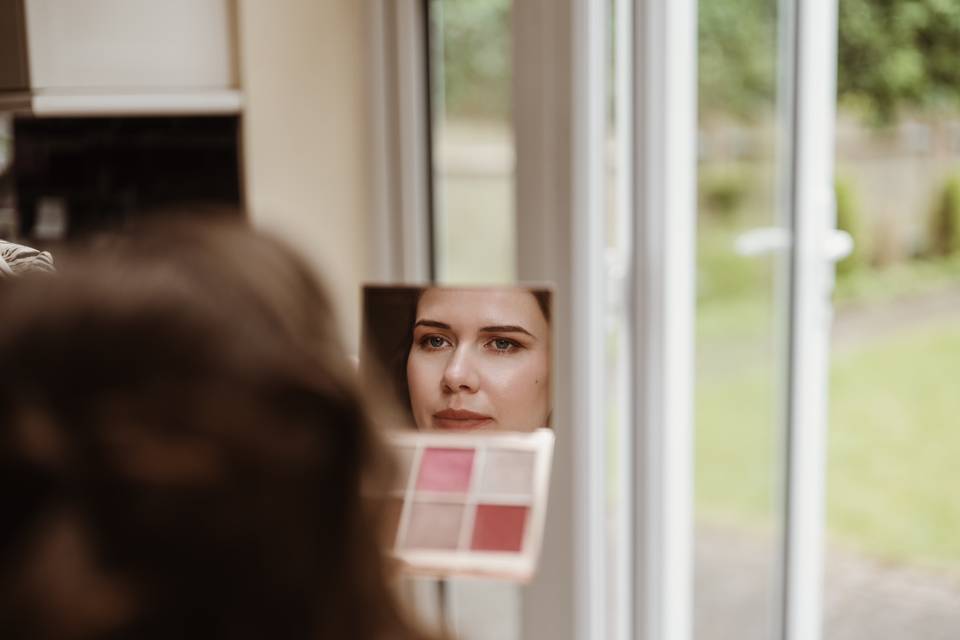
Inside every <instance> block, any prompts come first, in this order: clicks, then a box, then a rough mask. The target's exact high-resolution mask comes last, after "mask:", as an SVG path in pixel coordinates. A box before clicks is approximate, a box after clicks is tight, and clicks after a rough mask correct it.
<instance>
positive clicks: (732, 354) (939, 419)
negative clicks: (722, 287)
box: [696, 275, 960, 570]
mask: <svg viewBox="0 0 960 640" xmlns="http://www.w3.org/2000/svg"><path fill="white" fill-rule="evenodd" d="M880 277H883V276H882V275H881V276H880ZM771 309H772V302H771V301H770V300H764V299H762V298H760V297H754V298H741V299H738V300H733V301H730V302H729V303H727V304H723V303H721V302H720V301H715V302H713V303H711V304H708V305H701V307H700V314H699V322H698V379H697V422H696V424H697V439H696V455H697V467H696V468H697V479H696V492H697V506H698V512H699V513H700V515H701V516H707V517H710V518H714V519H718V518H719V519H725V520H735V521H737V522H740V523H742V524H744V525H748V526H756V525H763V524H765V523H770V522H771V521H772V519H773V518H775V517H776V514H777V509H778V500H779V495H777V491H779V489H778V487H779V482H778V478H777V473H778V472H780V471H781V469H782V467H781V465H782V461H781V459H780V451H779V447H780V444H781V443H780V435H781V434H780V433H779V431H778V430H777V426H776V425H778V424H779V422H778V418H779V416H778V402H779V396H778V393H779V392H780V390H781V388H782V383H781V381H780V379H779V378H778V375H779V372H778V371H777V370H776V369H774V363H775V362H777V358H776V355H775V353H774V352H773V351H772V350H771V349H772V347H770V346H769V345H770V344H772V335H771V331H770V327H772V315H771V311H770V310H771ZM728 329H736V330H735V331H733V332H731V333H727V330H728ZM751 331H752V332H753V333H754V335H755V336H759V338H756V339H755V340H754V344H753V345H752V346H751V343H749V342H747V341H745V339H744V336H747V335H749V332H751ZM738 343H739V344H740V346H739V347H736V346H734V347H731V345H737V344H738ZM958 362H960V327H953V326H950V325H941V326H932V327H931V326H927V327H926V328H914V329H911V328H905V329H904V330H903V331H902V332H901V333H900V334H898V335H896V336H894V337H887V338H883V339H880V340H878V341H876V342H873V343H867V344H865V345H863V346H861V347H858V348H855V349H846V350H841V351H840V352H838V353H835V354H834V356H833V359H832V365H831V375H830V434H829V454H828V455H829V461H828V473H829V479H828V481H829V485H828V486H829V490H828V499H827V508H828V528H829V533H830V535H831V537H833V538H834V539H835V540H836V541H839V542H841V543H843V544H845V545H848V546H851V547H854V548H857V549H859V550H861V551H864V552H867V553H871V554H873V555H876V556H879V557H882V558H887V559H891V560H898V561H909V562H914V563H923V564H935V565H939V566H945V567H949V568H951V569H953V570H960V460H958V459H960V425H958V416H960V389H958V383H957V377H958V376H957V374H958V373H960V364H958Z"/></svg>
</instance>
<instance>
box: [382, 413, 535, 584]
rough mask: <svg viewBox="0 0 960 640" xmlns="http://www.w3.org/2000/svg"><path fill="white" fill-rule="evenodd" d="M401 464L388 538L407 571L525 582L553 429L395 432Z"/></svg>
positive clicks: (532, 555)
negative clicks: (523, 431)
mask: <svg viewBox="0 0 960 640" xmlns="http://www.w3.org/2000/svg"><path fill="white" fill-rule="evenodd" d="M391 441H392V446H393V448H394V451H395V454H396V456H397V459H398V460H399V463H400V473H399V475H398V477H399V480H398V484H397V486H395V487H394V489H393V491H392V492H391V495H390V497H389V502H388V504H389V513H390V515H391V522H390V528H389V530H388V535H389V538H388V544H391V547H392V550H393V554H394V555H395V556H396V557H397V558H398V559H399V560H400V561H401V564H402V566H403V568H404V570H405V571H407V572H408V573H413V574H418V575H428V576H434V577H449V576H455V575H472V576H483V577H493V578H500V579H505V580H511V581H516V582H526V581H528V580H530V578H532V577H533V573H534V569H535V567H536V562H537V557H538V555H539V552H540V542H541V539H542V537H543V526H544V519H545V517H546V507H547V485H548V481H549V475H550V459H551V456H552V453H553V431H552V430H550V429H538V430H536V431H533V432H530V433H519V432H490V431H485V432H479V431H478V432H473V433H463V432H461V433H456V434H450V433H433V432H409V433H396V434H393V435H392V436H391Z"/></svg>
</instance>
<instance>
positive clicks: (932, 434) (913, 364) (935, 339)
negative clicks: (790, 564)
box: [827, 327, 960, 568]
mask: <svg viewBox="0 0 960 640" xmlns="http://www.w3.org/2000/svg"><path fill="white" fill-rule="evenodd" d="M958 361H960V328H956V327H939V328H937V327H935V328H929V329H925V330H919V331H910V332H908V333H905V334H904V335H902V336H900V337H897V338H894V339H886V340H884V341H883V342H882V343H880V344H877V345H875V346H872V347H868V348H863V349H857V350H851V351H849V352H847V353H841V354H838V355H837V356H835V357H834V359H833V366H832V368H831V380H830V393H831V399H832V400H831V411H830V425H831V429H830V448H829V453H830V457H829V488H830V490H829V494H828V495H829V499H828V502H827V504H828V516H829V517H828V521H829V525H830V531H831V533H832V534H834V535H835V536H836V537H838V538H840V539H842V540H844V541H846V542H848V543H850V544H853V545H855V546H857V547H859V548H862V549H864V550H866V551H869V552H872V553H875V554H877V555H880V556H883V557H888V558H891V559H896V560H912V561H917V562H923V563H938V564H949V565H952V566H953V567H954V568H960V491H958V489H960V464H958V459H960V428H958V427H960V425H958V417H960V393H958V389H957V373H958V372H960V365H958Z"/></svg>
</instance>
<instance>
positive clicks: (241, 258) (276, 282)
mask: <svg viewBox="0 0 960 640" xmlns="http://www.w3.org/2000/svg"><path fill="white" fill-rule="evenodd" d="M0 316H2V321H0V366H2V368H3V371H4V377H3V381H2V383H0V478H2V488H0V496H2V497H0V500H2V508H3V510H4V513H5V514H6V516H7V522H8V523H9V524H8V525H6V526H5V527H4V528H3V530H2V532H0V629H3V637H4V639H5V640H18V639H21V638H31V639H36V640H43V639H45V638H48V639H51V640H66V639H72V638H96V639H101V638H103V639H106V638H110V639H119V638H184V639H191V638H197V639H199V638H203V639H204V640H209V639H210V638H231V639H232V640H244V639H247V638H251V639H252V638H271V639H285V638H290V639H293V638H298V639H299V638H303V639H307V638H356V639H360V640H364V639H371V640H373V639H381V638H399V639H408V638H425V637H426V636H424V634H422V633H421V632H419V631H418V630H416V629H415V628H414V625H412V624H411V623H410V622H409V620H408V619H407V617H406V616H405V615H404V613H403V612H402V611H401V608H400V607H399V605H398V603H397V601H396V599H395V597H394V594H393V592H392V590H391V588H390V586H389V580H390V576H389V575H388V572H387V569H386V566H385V559H384V558H383V556H382V551H381V549H380V547H379V544H378V541H377V532H378V531H379V530H380V523H379V517H380V514H379V511H378V510H377V509H375V508H373V507H372V503H371V502H369V501H366V500H363V499H361V494H362V492H368V493H377V492H378V490H379V489H380V488H382V487H383V483H384V482H385V481H386V480H387V479H388V474H387V471H388V470H389V469H388V463H387V462H386V458H385V457H384V454H383V452H382V450H381V448H380V444H379V440H378V438H377V435H376V433H375V431H374V429H373V428H372V426H371V423H370V421H369V419H368V417H367V414H366V411H365V409H364V407H363V405H362V404H361V402H360V399H359V395H358V391H357V389H356V386H355V380H354V372H353V367H352V365H351V364H350V363H349V362H348V360H347V358H346V357H345V355H344V353H343V351H342V348H341V346H340V342H339V340H338V337H337V334H336V330H335V327H334V325H333V312H332V309H331V306H330V304H329V301H328V300H327V297H326V296H325V294H324V292H323V290H322V288H321V286H320V285H319V284H318V283H317V281H316V279H315V278H314V276H313V275H312V274H311V272H310V270H309V268H308V267H307V266H306V265H305V264H304V263H303V261H302V260H301V259H299V258H298V257H297V256H296V255H294V254H293V253H291V252H290V251H289V250H288V249H287V248H286V247H285V246H284V245H283V244H282V243H279V242H277V241H275V240H272V239H270V238H268V237H264V236H262V235H258V234H256V233H254V232H252V231H250V230H248V229H246V228H244V227H241V226H239V225H236V224H211V225H207V226H203V227H198V226H196V225H185V224H177V225H175V226H172V227H168V228H159V227H153V228H150V229H148V230H145V231H141V232H140V233H138V234H136V235H134V236H133V237H129V238H126V239H122V240H113V241H110V242H107V243H105V244H101V245H99V246H98V247H96V249H95V250H92V251H89V252H85V253H84V254H83V255H81V256H79V257H74V258H72V259H71V258H69V257H65V258H64V259H63V260H62V261H61V273H60V275H58V276H46V277H24V278H23V279H20V280H17V281H9V282H5V283H4V284H3V286H2V287H0Z"/></svg>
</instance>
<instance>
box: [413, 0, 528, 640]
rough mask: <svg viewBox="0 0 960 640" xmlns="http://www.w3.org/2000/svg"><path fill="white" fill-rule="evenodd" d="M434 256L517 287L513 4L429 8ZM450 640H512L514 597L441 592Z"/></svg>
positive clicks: (499, 587) (487, 280)
mask: <svg viewBox="0 0 960 640" xmlns="http://www.w3.org/2000/svg"><path fill="white" fill-rule="evenodd" d="M428 6H429V22H430V86H431V94H432V95H431V110H432V116H433V118H432V120H433V121H432V126H431V138H432V147H433V148H432V154H433V194H432V196H433V200H434V202H433V240H434V247H433V252H434V253H433V254H434V259H435V264H436V278H437V280H438V281H439V282H443V283H458V284H463V283H483V284H497V283H510V282H513V281H514V280H515V279H516V264H515V222H514V142H513V129H512V115H511V83H512V68H511V67H512V64H511V60H512V46H511V39H512V29H511V11H512V3H511V0H430V2H429V5H428ZM448 586H449V588H448V590H447V603H448V615H449V620H450V623H451V627H452V630H453V632H454V635H455V636H457V637H462V638H470V639H471V640H511V639H514V638H519V633H520V598H519V588H518V587H516V586H513V585H510V584H505V583H500V582H491V581H484V580H454V581H451V582H450V584H449V585H448Z"/></svg>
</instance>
